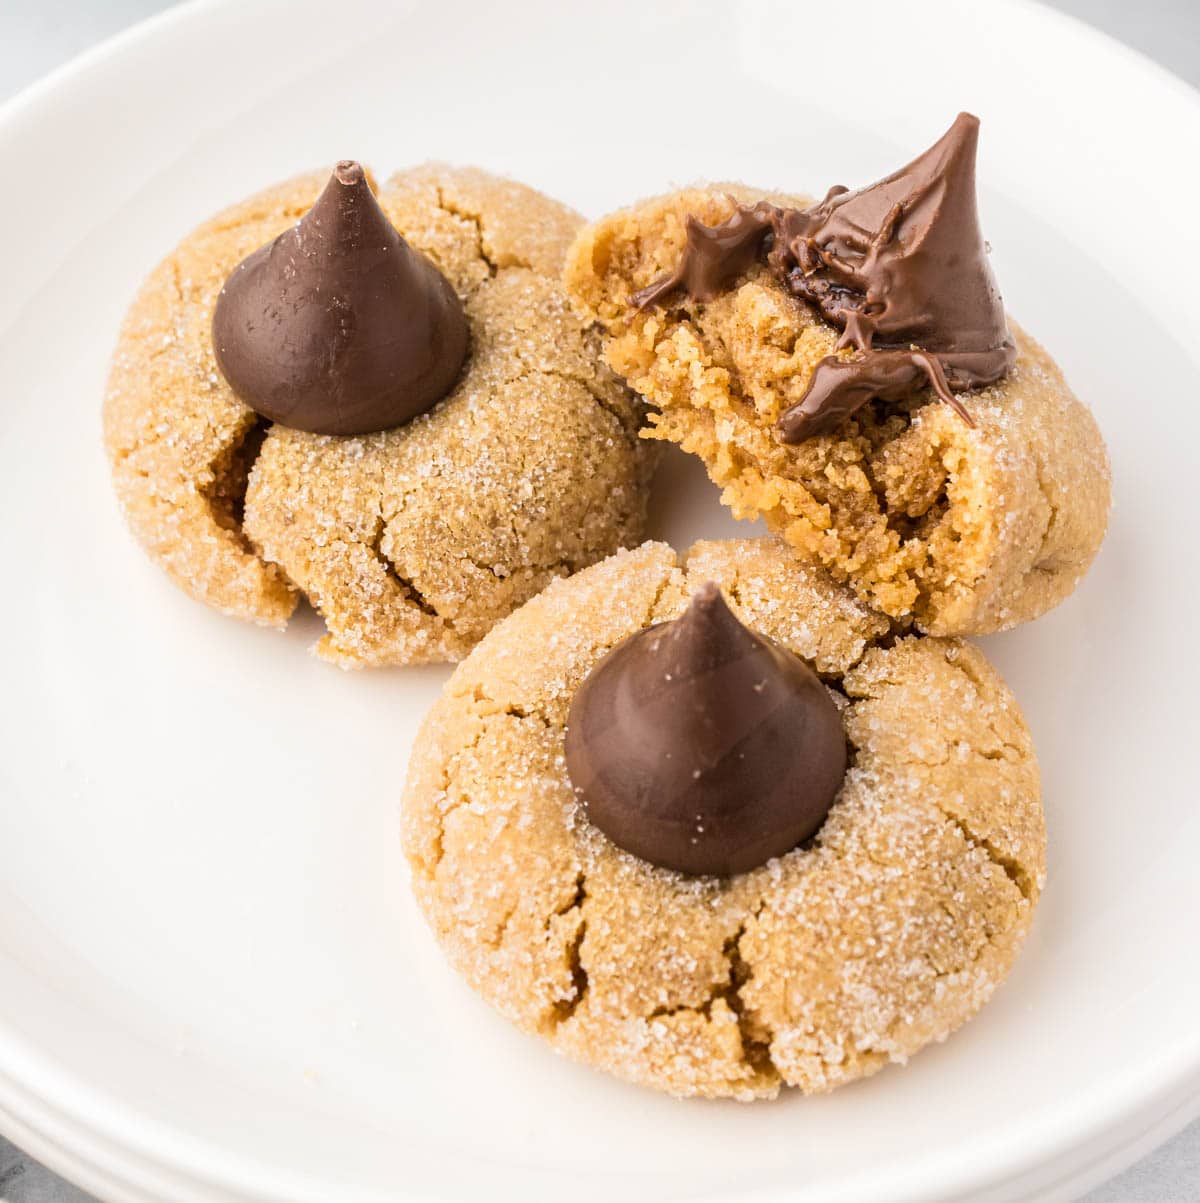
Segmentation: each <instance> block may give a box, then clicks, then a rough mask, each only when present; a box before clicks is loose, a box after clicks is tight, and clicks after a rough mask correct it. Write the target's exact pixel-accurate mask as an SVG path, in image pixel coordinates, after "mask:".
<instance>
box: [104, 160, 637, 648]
mask: <svg viewBox="0 0 1200 1203" xmlns="http://www.w3.org/2000/svg"><path fill="white" fill-rule="evenodd" d="M580 224H581V221H580V219H579V218H578V217H577V216H576V215H575V214H574V213H572V212H571V211H570V210H568V209H567V208H565V207H564V206H563V205H560V204H558V203H556V202H555V201H552V200H550V199H549V198H547V197H545V196H542V195H541V194H539V193H537V192H535V191H533V190H532V189H530V188H526V187H523V186H522V185H520V184H515V183H512V182H509V181H506V180H501V179H498V178H496V177H494V176H491V175H488V174H486V173H484V172H482V171H477V170H472V169H461V168H450V167H442V166H425V167H419V168H416V169H414V170H410V171H404V172H400V173H399V174H397V175H395V176H393V177H392V178H391V179H390V180H389V181H388V182H387V183H386V184H385V185H384V186H383V187H382V188H381V189H379V191H378V195H376V194H375V191H374V190H373V186H372V184H371V182H370V180H369V178H368V176H367V174H366V173H365V172H364V170H363V169H362V168H361V167H360V166H359V165H358V164H357V163H353V162H349V161H347V162H343V163H339V164H338V166H337V167H336V168H335V170H334V171H333V173H332V176H329V175H324V174H317V175H310V176H303V177H300V178H298V179H294V180H291V181H289V182H287V183H284V184H280V185H278V186H276V187H274V188H271V189H268V190H267V191H265V192H263V193H260V194H259V195H258V196H255V197H252V198H251V199H250V200H247V201H244V202H243V203H241V204H239V205H235V206H234V207H233V208H231V209H229V210H227V211H226V212H224V213H222V214H220V215H218V216H217V217H215V218H214V219H213V220H211V221H210V222H208V223H206V224H205V225H203V226H201V227H200V228H199V229H198V230H196V231H195V232H194V233H193V234H191V235H190V236H189V237H188V238H186V239H184V241H183V242H182V243H181V244H180V245H179V246H178V247H177V248H176V249H175V251H174V252H172V254H171V255H169V256H168V257H167V259H166V260H165V261H164V262H163V263H162V264H160V265H159V267H158V268H157V269H156V270H155V271H154V273H153V274H152V275H151V276H150V278H149V279H148V280H147V282H146V284H145V285H144V286H143V288H142V291H141V293H140V294H139V296H138V298H137V299H136V301H135V302H134V304H133V306H132V308H131V309H130V311H129V314H128V316H127V317H126V319H125V323H124V326H123V328H122V331H121V336H120V341H119V343H118V346H117V350H116V355H115V358H114V361H113V367H112V373H111V377H110V381H109V388H108V393H107V396H106V398H105V403H104V431H105V441H106V445H107V448H108V452H109V457H110V460H111V463H112V470H113V481H114V484H115V487H116V491H117V494H118V496H119V498H120V500H121V503H122V505H123V507H124V510H125V513H126V516H127V518H128V521H129V524H130V526H131V527H132V529H133V531H134V533H135V534H136V536H137V537H138V539H139V540H140V541H141V543H142V544H143V545H144V546H145V548H146V549H147V551H148V552H149V553H150V554H151V556H153V558H154V559H156V560H157V561H158V562H159V563H160V564H161V565H162V566H163V567H164V568H165V569H166V571H167V572H168V574H169V575H170V577H171V578H172V579H173V580H174V581H175V582H176V583H177V584H179V585H181V586H182V587H183V588H185V589H186V590H187V591H188V592H189V593H191V594H192V595H193V596H195V597H197V598H199V599H201V600H202V601H205V602H207V603H208V604H209V605H211V606H214V607H215V608H217V609H219V610H222V611H224V612H225V613H228V614H233V615H236V616H238V617H241V618H247V619H252V620H254V621H256V622H259V623H263V624H266V625H270V626H283V625H284V624H285V623H286V622H287V619H288V618H289V616H290V615H291V614H292V612H293V611H294V609H295V608H296V605H297V604H298V602H299V601H300V599H301V598H302V597H305V598H307V599H308V600H309V601H310V602H311V603H312V605H313V606H314V607H315V608H316V610H317V611H318V612H319V613H320V614H321V616H322V617H323V619H324V620H325V624H326V627H327V629H328V633H327V635H326V636H325V637H324V639H322V640H321V642H320V644H319V645H318V651H319V652H320V654H321V655H322V656H324V657H325V658H327V659H329V660H332V661H335V662H337V663H340V664H342V665H346V666H358V665H374V664H403V663H413V662H420V661H430V660H454V659H459V658H461V657H462V656H463V655H465V654H466V652H467V651H468V650H469V649H470V648H471V647H472V646H473V645H474V644H475V643H476V642H477V641H478V640H479V639H480V638H481V637H482V636H483V635H484V634H485V633H486V632H487V631H488V630H489V629H490V628H491V626H492V625H493V624H494V623H495V622H496V621H497V620H498V619H500V618H502V617H503V616H504V615H506V614H508V613H509V612H510V611H511V610H512V609H513V608H514V607H516V606H518V605H520V604H521V603H522V602H523V601H525V600H526V599H527V598H528V597H531V596H532V595H533V594H535V593H536V592H537V591H538V590H539V589H541V588H542V586H544V585H545V584H546V583H547V581H549V580H550V579H551V578H553V577H555V576H562V575H566V574H568V573H571V572H573V571H575V570H576V569H578V568H581V567H584V566H585V565H587V564H590V563H592V562H594V561H595V560H597V559H600V558H602V557H604V556H606V555H608V554H609V553H611V552H612V551H614V550H615V549H616V548H618V547H620V546H622V545H626V544H629V543H635V542H636V541H637V540H638V539H639V538H640V536H641V530H642V524H643V520H644V510H645V497H646V484H647V479H648V473H649V466H650V465H649V460H648V458H647V456H646V454H645V452H644V451H643V449H642V447H643V444H641V443H640V442H639V439H638V434H637V431H638V425H639V421H640V403H639V402H638V401H637V400H636V399H635V398H634V397H633V395H632V394H631V393H630V392H629V391H628V390H627V389H626V388H625V387H624V385H622V384H621V383H620V382H619V381H618V380H617V379H616V378H615V377H614V376H613V374H612V373H611V372H610V371H608V370H607V369H606V368H604V367H602V366H601V365H600V364H599V362H598V357H597V353H596V347H595V346H594V345H593V336H592V335H591V334H589V333H588V332H586V331H585V330H584V329H583V327H582V326H581V323H580V321H579V320H578V319H577V318H575V317H574V316H573V315H572V313H571V311H570V309H569V307H568V305H567V302H566V298H565V295H564V293H563V289H562V286H561V284H560V282H559V277H560V273H561V269H562V265H563V259H564V255H565V253H566V249H567V246H568V245H569V243H570V241H571V238H572V237H573V236H574V234H575V233H576V232H577V230H578V228H579V226H580Z"/></svg>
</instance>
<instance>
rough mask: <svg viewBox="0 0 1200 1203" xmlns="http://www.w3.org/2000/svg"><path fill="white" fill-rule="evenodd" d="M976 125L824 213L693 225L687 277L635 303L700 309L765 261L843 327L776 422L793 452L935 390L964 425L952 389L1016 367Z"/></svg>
mask: <svg viewBox="0 0 1200 1203" xmlns="http://www.w3.org/2000/svg"><path fill="white" fill-rule="evenodd" d="M978 140H979V120H978V118H976V117H973V116H971V114H970V113H960V114H959V115H958V118H957V119H956V120H955V122H954V124H953V125H952V126H951V127H950V129H949V130H947V132H946V133H945V134H944V135H943V136H942V138H941V139H940V140H939V141H938V142H936V143H935V144H934V145H933V146H932V147H930V149H929V150H927V151H926V152H925V153H924V154H923V155H921V156H920V157H918V158H916V159H914V160H913V161H912V162H911V163H909V164H908V166H907V167H902V168H900V170H899V171H897V172H894V173H893V174H892V175H889V176H887V177H886V178H884V179H882V180H880V181H879V182H878V183H876V184H871V185H870V186H869V187H866V188H861V189H859V191H857V192H848V191H846V189H845V188H831V189H830V191H829V194H828V195H827V196H826V197H825V199H824V200H823V201H821V203H820V204H817V205H813V206H812V207H811V208H808V209H781V208H779V207H778V206H776V205H772V204H770V203H768V202H766V201H761V202H760V203H759V204H757V205H740V206H739V207H738V209H737V212H735V213H734V215H733V216H732V217H731V218H729V220H728V221H726V222H723V223H722V224H721V225H719V226H715V227H707V226H704V225H701V224H700V223H699V222H698V221H696V220H695V218H692V217H689V218H688V231H687V246H686V248H685V250H684V254H683V258H682V260H681V261H680V264H679V266H678V267H677V268H676V270H675V271H674V272H672V273H671V274H670V275H669V276H664V277H663V278H662V279H661V280H659V281H656V282H655V283H654V284H652V285H651V286H650V287H649V288H646V289H643V290H642V291H641V292H640V293H636V294H635V295H634V296H633V297H632V298H631V299H632V301H633V303H634V305H636V306H637V307H638V308H644V307H646V306H647V305H652V304H654V303H655V302H657V301H660V300H661V299H662V298H663V297H665V296H667V295H668V294H669V293H671V292H673V291H674V290H675V289H683V290H684V291H685V292H686V293H687V294H688V295H689V296H690V297H692V298H693V299H694V300H698V301H706V300H711V299H712V297H714V296H715V295H716V294H717V293H719V292H721V291H722V290H723V289H726V288H728V287H729V286H730V285H731V284H732V283H733V282H734V281H735V280H736V279H737V278H738V276H740V275H742V274H743V273H744V272H745V271H746V270H747V269H748V268H749V267H750V266H751V265H752V264H753V263H754V262H755V261H756V260H757V259H758V258H760V257H761V256H762V255H763V254H764V253H765V255H766V259H767V263H768V264H769V266H770V267H771V269H772V271H773V272H774V273H775V274H776V275H777V276H778V277H779V279H780V280H781V281H782V282H783V283H784V285H785V286H786V287H787V288H788V289H789V290H790V291H791V292H792V293H793V294H794V295H795V296H798V297H801V298H802V299H803V300H805V301H809V302H811V303H812V304H813V305H816V306H817V308H818V309H820V311H821V313H822V314H823V315H824V316H825V317H826V318H827V319H828V320H829V321H831V322H833V323H835V324H836V325H838V326H840V327H841V328H842V331H843V333H842V337H841V339H840V341H839V342H838V346H839V348H841V347H852V348H854V349H855V350H857V351H859V352H861V354H860V355H859V356H858V357H857V358H855V359H851V360H840V359H838V358H837V357H836V356H832V355H831V356H828V357H826V358H825V359H823V360H821V362H820V363H819V364H817V367H816V370H815V371H814V372H813V376H812V379H811V380H810V381H809V385H808V389H807V391H806V392H805V394H804V396H803V397H802V398H801V399H800V401H799V403H798V404H796V405H794V406H792V408H791V409H789V410H788V411H787V412H786V413H784V414H783V416H782V417H781V418H780V419H779V431H780V436H781V438H782V440H783V441H784V442H785V443H798V442H800V441H802V440H803V439H807V438H811V437H812V436H813V435H818V434H828V433H829V432H830V431H832V430H834V429H836V428H837V427H838V426H839V425H840V424H841V423H842V422H843V421H844V420H845V419H846V418H848V417H850V416H851V415H852V414H853V413H855V411H857V410H858V409H860V408H861V407H862V406H863V405H865V404H866V403H867V402H868V401H871V400H874V399H879V400H882V401H903V400H905V399H906V398H908V397H911V396H913V395H915V394H916V393H918V392H920V390H921V389H923V388H925V387H926V386H927V385H931V386H932V387H933V389H934V391H935V392H936V393H937V395H938V397H940V398H941V400H942V401H944V402H945V403H946V404H947V405H949V406H951V407H952V408H953V409H954V410H955V412H957V413H958V414H959V415H960V416H961V417H962V418H963V419H964V420H965V421H966V422H968V423H970V422H971V418H970V415H969V414H968V413H967V411H966V410H965V409H964V408H963V407H962V405H961V403H960V402H959V401H958V399H957V398H956V397H955V396H954V394H953V392H952V390H954V389H959V390H962V389H970V388H980V387H982V386H983V385H986V384H991V383H993V382H994V381H996V380H999V379H1000V377H1002V376H1003V375H1004V374H1005V373H1006V372H1007V371H1008V370H1009V368H1010V367H1012V364H1013V360H1014V358H1015V357H1016V348H1015V347H1014V345H1013V341H1012V339H1011V338H1010V337H1009V333H1008V327H1007V325H1006V323H1005V318H1004V305H1003V303H1002V302H1001V298H1000V293H999V290H998V289H997V287H996V281H995V279H994V277H993V276H992V271H991V268H990V267H989V266H988V261H987V248H986V246H985V245H984V241H983V236H982V235H981V234H980V231H979V216H978V213H977V210H976V205H975V151H976V146H977V144H978Z"/></svg>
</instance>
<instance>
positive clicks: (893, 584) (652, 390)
mask: <svg viewBox="0 0 1200 1203" xmlns="http://www.w3.org/2000/svg"><path fill="white" fill-rule="evenodd" d="M763 196H764V194H763V193H761V192H756V191H752V190H750V189H746V188H742V187H740V186H732V187H729V188H719V189H718V188H712V189H704V190H689V191H685V192H681V193H678V194H674V195H672V196H669V197H664V198H660V199H658V200H654V201H648V202H645V203H644V204H642V205H639V206H636V207H634V208H632V209H628V210H624V211H621V212H619V213H616V214H613V215H611V216H610V217H607V218H605V219H603V220H602V221H600V222H598V223H596V225H594V226H592V227H590V228H589V229H588V230H586V231H585V232H584V233H583V234H582V235H581V236H580V238H579V239H578V241H577V242H576V244H575V246H574V248H573V249H572V252H571V254H570V255H569V256H568V263H567V269H566V280H567V287H568V291H569V292H570V293H571V294H572V298H573V300H574V302H575V303H576V305H577V307H578V308H579V309H580V311H581V312H582V313H584V314H585V315H586V316H587V317H589V318H590V319H591V320H593V321H596V322H598V323H599V324H600V325H601V326H602V327H603V328H604V329H605V331H606V346H605V354H606V357H607V360H608V362H609V364H610V365H611V366H612V367H613V369H614V370H615V371H616V372H617V373H618V374H619V375H621V376H622V377H623V378H624V379H625V380H626V381H627V382H628V383H629V384H630V386H631V387H632V388H634V389H635V390H636V391H637V392H639V393H641V394H642V395H644V396H645V397H646V398H647V399H648V400H649V401H650V402H651V403H652V405H653V406H654V408H655V411H654V412H652V413H651V415H650V418H649V430H648V432H647V434H648V437H652V438H657V439H665V440H669V441H671V442H674V443H677V444H679V445H680V446H681V447H683V448H684V449H685V450H687V451H689V452H692V453H694V454H696V455H698V456H699V457H700V458H701V459H702V460H703V461H704V463H705V465H706V467H707V469H708V472H709V475H710V476H711V477H712V479H713V480H714V481H715V482H716V483H717V484H718V485H720V486H721V488H722V490H723V494H722V500H723V501H724V503H725V504H726V505H728V506H729V507H730V508H731V509H732V510H733V512H734V513H735V515H737V516H738V517H745V518H754V517H757V516H759V515H762V516H763V517H764V518H765V519H766V521H767V523H768V525H769V526H770V527H771V529H772V530H774V531H776V532H777V533H779V534H780V535H782V536H783V538H784V539H785V540H786V541H787V542H788V543H789V544H790V545H791V546H793V547H794V548H795V549H796V550H797V551H798V552H799V553H801V555H802V556H803V557H805V558H808V559H812V560H814V561H816V562H819V563H820V564H822V565H823V566H824V567H825V568H826V569H828V570H829V571H830V572H831V573H832V575H833V576H834V577H835V578H836V579H838V580H840V581H846V582H849V583H850V584H851V585H852V586H853V588H854V589H855V590H856V592H857V593H858V595H859V596H860V597H861V598H863V600H865V601H866V602H868V603H869V604H870V605H872V606H874V607H875V608H877V609H879V610H881V611H882V612H884V613H886V614H888V615H889V616H890V617H892V618H893V619H895V620H897V621H899V622H900V623H904V624H906V623H915V624H916V625H917V626H918V627H919V628H920V629H922V630H925V631H929V632H932V633H978V632H983V631H987V630H994V629H998V628H1001V627H1005V626H1010V625H1013V624H1014V623H1015V622H1018V621H1022V620H1024V619H1025V618H1029V617H1033V616H1035V615H1036V614H1037V613H1040V612H1041V611H1042V610H1044V609H1047V608H1049V606H1051V605H1053V604H1055V602H1057V601H1058V600H1061V598H1062V597H1063V596H1065V594H1066V593H1067V592H1069V591H1070V589H1071V588H1072V587H1073V586H1074V583H1075V581H1076V580H1077V579H1078V577H1079V576H1080V575H1081V574H1082V572H1083V571H1084V569H1085V568H1086V566H1087V564H1088V563H1089V562H1090V560H1091V558H1092V556H1093V555H1094V554H1095V551H1096V549H1097V548H1098V545H1099V541H1100V538H1101V537H1102V535H1103V531H1104V526H1105V522H1106V516H1107V510H1108V464H1107V458H1106V456H1105V453H1104V448H1103V444H1102V442H1101V441H1100V438H1099V434H1098V432H1097V431H1096V428H1095V424H1094V422H1093V421H1092V419H1091V417H1090V415H1088V414H1087V412H1086V410H1085V409H1084V408H1083V407H1082V406H1081V405H1080V404H1079V403H1078V401H1076V400H1075V398H1074V397H1073V396H1072V395H1071V394H1070V391H1069V390H1068V389H1067V387H1066V385H1065V383H1064V382H1063V380H1062V376H1061V373H1059V372H1058V369H1057V368H1056V367H1055V365H1054V364H1053V362H1052V361H1051V360H1050V359H1049V357H1048V356H1046V354H1045V353H1044V352H1043V351H1042V350H1041V349H1040V348H1039V347H1037V346H1036V344H1034V343H1033V342H1032V340H1030V339H1028V338H1027V337H1026V336H1025V335H1024V334H1023V333H1021V332H1020V331H1014V334H1015V337H1016V339H1017V343H1018V348H1019V356H1018V361H1017V364H1016V366H1015V367H1014V369H1013V370H1012V372H1010V374H1009V375H1008V377H1006V378H1005V380H1003V381H1001V382H1000V383H998V384H997V385H994V386H992V387H990V388H988V389H984V390H980V391H978V392H975V393H969V394H964V399H965V403H966V404H967V406H968V408H969V409H970V411H971V413H972V415H973V417H974V419H975V422H976V426H975V428H974V429H972V428H971V427H969V426H967V425H966V423H964V422H963V421H962V420H961V419H960V418H959V417H958V416H957V415H955V414H954V413H953V412H951V411H950V410H949V409H948V408H947V407H945V406H942V405H941V404H940V403H938V402H937V401H936V398H934V396H933V393H932V391H931V390H927V391H926V392H925V393H924V394H921V395H920V396H919V397H918V398H917V399H916V400H915V401H913V402H910V403H907V404H905V405H901V406H897V405H883V404H882V403H872V404H871V405H868V406H867V407H865V408H864V409H862V410H860V411H859V413H858V414H857V415H856V416H855V417H854V418H852V419H850V420H849V421H847V422H846V423H845V424H844V425H843V426H842V427H841V428H840V429H839V430H838V431H836V432H835V433H833V434H831V435H826V436H820V437H816V438H812V439H808V440H806V441H804V442H801V443H799V444H796V445H786V444H783V443H781V442H780V441H779V439H778V437H777V434H776V432H775V423H776V421H777V420H778V418H779V417H780V415H781V414H782V413H783V412H784V411H785V410H787V409H788V408H789V407H791V406H792V405H794V404H796V403H797V402H799V400H800V399H801V398H802V396H803V394H804V392H805V390H806V388H807V385H808V381H809V378H810V376H811V374H812V372H813V369H814V368H815V366H816V364H817V363H818V362H819V361H820V360H821V359H823V358H825V357H826V356H828V355H832V354H841V355H842V356H844V357H848V356H849V355H850V354H851V352H849V351H843V352H837V351H836V350H835V346H836V341H837V337H838V332H837V331H836V330H835V329H833V328H832V327H831V326H830V325H829V324H828V323H827V322H825V321H824V320H822V319H821V318H820V316H819V315H818V314H817V313H816V312H815V311H814V310H813V309H812V308H811V307H809V306H807V305H805V304H804V303H803V302H801V301H798V300H797V299H796V298H794V297H792V296H790V295H789V294H787V293H786V292H785V291H784V290H783V289H782V288H781V287H780V286H779V284H778V282H777V281H776V280H775V279H774V278H773V277H772V276H771V275H770V273H769V272H768V271H767V269H766V268H765V267H762V266H759V267H756V268H754V269H752V270H751V272H750V273H749V274H748V275H747V276H745V277H744V278H743V279H742V280H741V281H740V282H739V283H738V284H736V285H735V286H734V287H732V288H731V289H730V290H729V291H727V292H725V293H723V294H721V295H719V296H718V297H716V298H715V299H713V300H711V301H708V302H697V301H693V300H691V299H689V298H687V297H686V296H684V295H682V294H675V295H673V296H672V297H670V298H669V299H668V300H667V301H666V302H665V303H664V304H663V305H662V306H659V307H651V308H649V309H647V310H645V311H644V312H638V311H636V310H635V309H633V308H632V307H631V306H630V304H629V297H630V295H631V294H632V293H634V292H636V291H637V290H639V289H641V288H643V287H645V286H646V285H648V284H650V283H651V282H653V281H654V280H655V279H657V278H658V277H659V276H660V275H661V274H662V273H663V272H665V271H668V270H670V269H671V268H672V267H673V266H674V265H675V263H676V262H677V261H678V259H679V256H680V254H681V253H682V249H683V245H684V239H685V219H686V217H687V216H688V215H689V214H693V215H695V216H697V217H698V218H699V219H700V220H702V221H704V222H705V223H706V224H710V225H712V224H716V223H718V222H720V221H722V220H724V219H725V218H726V217H727V216H728V215H729V214H730V213H731V212H732V211H733V207H734V204H735V203H736V202H737V201H754V200H757V199H760V198H762V197H763ZM771 199H773V200H776V201H781V202H784V203H791V204H802V203H804V202H803V200H802V199H801V198H795V197H779V196H771ZM1064 448H1069V451H1070V454H1069V457H1064V456H1063V454H1062V453H1063V450H1064Z"/></svg>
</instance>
